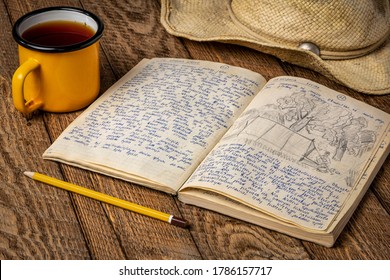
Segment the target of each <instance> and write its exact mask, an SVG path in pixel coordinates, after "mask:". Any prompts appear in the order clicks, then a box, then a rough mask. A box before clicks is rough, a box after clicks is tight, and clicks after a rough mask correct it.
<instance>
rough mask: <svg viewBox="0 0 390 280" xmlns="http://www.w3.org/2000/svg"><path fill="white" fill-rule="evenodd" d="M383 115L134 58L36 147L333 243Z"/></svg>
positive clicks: (190, 66)
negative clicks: (56, 135) (91, 100)
mask: <svg viewBox="0 0 390 280" xmlns="http://www.w3.org/2000/svg"><path fill="white" fill-rule="evenodd" d="M389 123H390V115H389V114H387V113H385V112H383V111H380V110H378V109H376V108H374V107H372V106H370V105H368V104H365V103H362V102H360V101H357V100H355V99H353V98H351V97H349V96H346V95H344V94H341V93H338V92H336V91H334V90H331V89H329V88H326V87H324V86H322V85H320V84H317V83H315V82H312V81H309V80H306V79H302V78H295V77H287V76H283V77H277V78H274V79H271V80H270V81H268V82H266V80H265V79H264V78H263V77H262V76H261V75H259V74H257V73H255V72H252V71H250V70H247V69H243V68H239V67H234V66H230V65H226V64H221V63H216V62H207V61H197V60H186V59H168V58H155V59H151V60H148V59H145V60H142V61H141V62H140V63H139V64H138V65H137V66H136V67H134V68H133V69H132V70H131V71H129V72H128V73H127V74H126V75H125V76H124V77H123V78H121V79H120V80H119V81H118V82H117V83H115V84H114V85H113V86H112V87H111V88H110V89H109V90H107V91H106V92H105V93H104V94H103V95H102V96H101V97H100V98H99V99H98V100H96V101H95V102H94V103H93V104H92V105H91V106H90V107H89V108H88V109H86V110H85V111H84V112H83V113H82V114H81V115H80V116H79V117H78V118H77V119H76V120H75V121H74V122H73V123H72V124H71V125H70V126H69V127H68V128H67V129H66V130H65V131H64V132H63V133H62V134H61V135H60V137H59V138H58V139H57V140H56V141H55V142H54V143H53V144H52V145H51V146H50V147H49V148H48V149H47V150H46V151H45V153H44V154H43V157H44V158H45V159H50V160H56V161H60V162H63V163H67V164H70V165H74V166H78V167H81V168H85V169H88V170H92V171H95V172H99V173H103V174H106V175H109V176H113V177H116V178H120V179H123V180H127V181H130V182H135V183H138V184H141V185H144V186H147V187H151V188H154V189H157V190H161V191H164V192H168V193H171V194H177V195H178V198H179V200H181V201H183V202H184V203H188V204H194V205H197V206H200V207H204V208H207V209H211V210H214V211H217V212H220V213H223V214H226V215H229V216H232V217H236V218H238V219H242V220H245V221H248V222H251V223H254V224H258V225H261V226H264V227H267V228H270V229H273V230H276V231H279V232H282V233H285V234H289V235H291V236H294V237H298V238H301V239H304V240H309V241H312V242H315V243H318V244H322V245H325V246H332V245H333V244H334V242H335V240H336V239H337V237H338V235H339V234H340V232H341V231H342V229H343V228H344V226H345V224H346V223H347V222H348V220H349V218H350V216H351V215H352V213H353V211H354V210H355V208H356V207H357V205H358V203H359V201H360V200H361V198H362V197H363V195H364V193H365V192H366V190H367V188H368V187H369V185H370V183H371V182H372V180H373V178H374V176H375V175H376V173H377V171H378V170H379V169H380V167H381V165H382V163H383V161H384V160H385V158H386V157H387V155H388V153H389V150H390V149H389V140H390V135H389V130H390V127H389Z"/></svg>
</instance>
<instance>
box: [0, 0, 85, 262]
mask: <svg viewBox="0 0 390 280" xmlns="http://www.w3.org/2000/svg"><path fill="white" fill-rule="evenodd" d="M15 2H16V1H13V2H11V3H9V2H8V3H7V6H5V5H4V2H3V1H1V2H0V21H1V22H0V25H1V27H2V28H1V30H0V42H1V43H0V44H1V47H0V49H1V52H0V64H1V68H0V90H1V102H0V122H1V129H0V170H1V172H0V217H1V219H0V259H88V258H90V253H89V250H88V247H87V244H86V242H85V239H84V235H83V233H82V230H81V228H80V225H79V223H78V218H77V216H76V213H75V209H74V205H73V203H72V201H71V199H70V197H69V195H68V194H67V193H65V192H61V191H59V190H56V189H54V188H48V189H45V187H43V186H41V185H39V184H36V183H35V182H34V181H32V180H30V179H28V178H27V177H25V176H24V175H23V172H24V171H26V170H46V171H48V172H50V173H51V174H53V175H56V176H58V177H61V173H60V172H59V169H58V166H57V165H55V164H51V163H49V164H48V163H45V162H43V160H42V158H41V156H40V155H41V154H42V152H43V149H44V147H47V146H48V145H50V139H49V136H48V134H47V131H46V128H45V124H44V122H43V120H42V117H41V116H36V117H34V118H33V119H31V120H29V121H27V120H26V119H25V118H24V117H23V116H22V115H21V114H20V113H19V112H17V111H16V109H15V107H14V105H13V101H12V95H11V78H12V75H13V71H14V70H15V69H16V68H17V67H18V59H17V57H18V55H17V48H16V43H15V42H14V40H13V38H12V35H11V23H13V22H14V20H15V19H16V18H17V17H18V16H19V15H21V14H22V13H24V12H26V11H27V10H26V9H25V7H22V6H20V5H18V3H15ZM8 12H9V13H10V14H9V15H10V16H11V19H10V18H9V16H8Z"/></svg>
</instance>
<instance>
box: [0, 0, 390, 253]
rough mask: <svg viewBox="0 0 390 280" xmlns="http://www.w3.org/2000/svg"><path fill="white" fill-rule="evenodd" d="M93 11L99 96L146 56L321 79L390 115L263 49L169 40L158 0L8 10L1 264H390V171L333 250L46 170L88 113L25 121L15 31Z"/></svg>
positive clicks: (1, 40) (69, 2) (73, 171)
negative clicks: (73, 189)
mask: <svg viewBox="0 0 390 280" xmlns="http://www.w3.org/2000/svg"><path fill="white" fill-rule="evenodd" d="M60 5H61V6H75V7H83V8H85V9H87V10H89V11H91V12H93V13H95V14H97V15H98V16H99V17H101V18H102V20H103V22H104V24H105V31H104V35H103V37H102V39H101V56H100V57H101V93H103V92H104V91H105V90H107V89H108V88H109V87H110V86H111V85H112V84H113V83H115V81H116V80H118V79H119V78H120V77H121V76H122V75H124V74H125V73H127V72H128V71H129V70H130V69H131V68H132V67H134V66H135V65H136V64H137V63H138V62H139V61H141V60H142V59H143V58H153V57H179V58H192V59H203V60H210V61H218V62H224V63H228V64H232V65H236V66H241V67H245V68H248V69H250V70H252V71H256V72H258V73H261V74H262V75H263V76H264V77H265V78H266V79H270V78H272V77H275V76H280V75H296V76H300V77H305V78H309V79H312V80H314V81H317V82H320V83H322V84H324V85H326V86H328V87H331V88H333V89H336V90H339V91H341V92H343V93H345V94H348V95H350V96H353V97H355V98H357V99H359V100H362V101H364V102H367V103H369V104H371V105H373V106H376V107H378V108H380V109H382V110H384V111H387V112H389V111H390V106H389V104H390V96H389V95H387V96H381V97H377V96H375V97H374V96H368V95H364V94H360V93H357V92H355V91H353V90H350V89H348V88H346V87H344V86H342V85H339V84H337V83H335V82H333V81H331V80H329V79H327V78H325V77H324V76H322V75H320V74H317V73H315V72H312V71H310V70H307V69H304V68H301V67H297V66H294V65H291V64H288V63H283V62H281V61H280V60H278V59H277V58H275V57H272V56H269V55H265V54H261V53H259V52H257V51H254V50H251V49H248V48H244V47H240V46H235V45H229V44H222V43H217V42H208V43H199V42H194V41H190V40H186V39H181V38H177V37H174V36H172V35H170V34H168V33H167V32H166V31H165V30H164V29H163V27H162V26H161V24H160V3H159V1H158V0H147V1H131V0H127V1H115V0H102V1H92V0H81V1H73V0H66V1H63V0H54V1H31V0H28V1H20V0H4V1H0V24H1V26H2V28H1V30H0V49H1V50H2V51H1V52H0V63H1V65H2V67H1V68H0V90H1V97H0V98H1V101H2V102H0V122H1V129H0V153H1V156H0V169H1V170H2V172H0V217H1V218H0V259H221V260H225V259H390V251H389V246H388V244H389V243H390V236H389V234H390V229H389V224H390V223H389V222H390V220H389V219H390V218H389V217H390V216H389V211H390V168H389V166H390V162H389V159H388V160H387V161H386V163H385V164H384V166H383V167H382V168H381V170H380V171H379V173H378V176H377V177H376V178H375V180H374V181H373V183H372V185H371V187H370V190H369V191H368V192H367V195H366V196H365V197H364V198H363V200H362V202H361V204H360V205H359V207H358V209H357V211H356V212H355V213H354V215H353V216H352V218H351V220H350V222H349V223H348V224H347V226H346V228H345V230H344V231H343V232H342V234H341V236H340V238H339V240H338V241H337V243H336V245H335V246H334V247H333V248H325V247H323V246H319V245H315V244H313V243H310V242H304V241H300V240H298V239H295V238H292V237H289V236H287V235H284V234H280V233H277V232H275V231H271V230H268V229H264V228H261V227H258V226H254V225H251V224H249V223H246V222H242V221H239V220H237V219H234V218H230V217H227V216H224V215H221V214H218V213H215V212H212V211H208V210H205V209H201V208H198V207H194V206H190V205H185V204H183V203H181V202H180V201H178V200H177V198H175V197H172V196H171V195H167V194H164V193H161V192H158V191H154V190H151V189H148V188H145V187H141V186H137V185H135V184H132V183H129V182H125V181H121V180H117V179H114V178H110V177H107V176H103V175H100V174H97V173H93V172H89V171H85V170H82V169H78V168H75V167H71V166H67V165H63V164H58V163H55V162H51V161H44V160H43V159H42V157H41V155H42V153H43V152H44V150H45V149H46V148H47V147H49V146H50V144H51V143H52V142H53V141H54V140H55V139H56V138H57V137H58V136H59V135H60V133H61V132H62V131H63V130H64V129H65V128H66V127H67V126H68V125H69V124H70V123H71V122H72V121H73V120H74V119H75V118H76V117H77V116H78V115H79V114H80V113H81V112H82V110H81V111H78V112H73V113H67V114H51V113H44V112H38V113H36V114H34V116H33V117H32V118H31V119H29V120H26V119H25V118H24V117H23V116H22V115H21V114H19V113H18V112H17V111H16V109H15V108H14V106H13V102H12V96H11V78H12V74H13V72H14V70H15V69H16V68H17V67H18V60H17V48H16V43H15V42H14V41H13V38H12V35H11V26H12V24H13V23H14V22H15V21H16V20H17V18H19V17H20V16H22V15H23V14H25V13H27V12H29V11H32V10H35V9H38V8H43V7H47V6H60ZM25 170H32V171H40V172H42V173H46V174H48V175H51V176H53V177H56V178H59V179H64V180H66V181H69V182H72V183H75V184H78V185H81V186H85V187H88V188H91V189H94V190H97V191H101V192H104V193H107V194H109V195H113V196H116V197H119V198H122V199H126V200H129V201H132V202H135V203H139V204H141V205H145V206H148V207H151V208H155V209H158V210H161V211H164V212H171V213H172V214H175V215H177V216H180V217H183V218H185V219H187V220H188V221H189V222H190V224H191V227H190V228H189V229H182V228H178V227H174V226H171V225H169V224H166V223H163V222H160V221H157V220H154V219H152V218H149V217H145V216H142V215H139V214H136V213H132V212H130V211H126V210H123V209H119V208H117V207H114V206H111V205H107V204H104V203H101V202H97V201H94V200H92V199H89V198H86V197H82V196H80V195H77V194H71V193H68V192H66V191H63V190H59V189H55V188H53V187H50V186H46V185H44V184H41V183H38V182H34V181H32V180H30V179H28V178H26V177H24V176H23V175H22V174H23V171H25Z"/></svg>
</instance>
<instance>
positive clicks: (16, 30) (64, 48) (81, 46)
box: [12, 6, 104, 53]
mask: <svg viewBox="0 0 390 280" xmlns="http://www.w3.org/2000/svg"><path fill="white" fill-rule="evenodd" d="M50 11H70V12H77V13H82V14H84V15H87V16H89V17H90V18H92V19H93V20H94V21H95V22H96V24H97V30H96V32H95V34H94V35H93V36H92V37H91V38H89V39H87V40H85V41H83V42H80V43H77V44H73V45H68V46H53V47H51V46H43V45H39V44H34V43H32V42H29V41H27V40H25V39H23V38H22V36H21V35H22V34H20V32H19V27H20V25H21V24H22V23H23V22H24V21H25V20H26V19H28V18H30V17H32V16H35V15H37V14H41V13H45V12H50ZM103 29H104V24H103V22H102V21H101V20H100V18H99V17H98V16H96V15H95V14H93V13H91V12H89V11H86V10H83V9H79V8H74V7H64V6H61V7H49V8H43V9H39V10H35V11H32V12H30V13H27V14H25V15H24V16H22V17H21V18H19V19H18V20H17V21H16V22H15V24H14V26H13V28H12V36H13V37H14V39H15V41H16V42H17V43H18V44H19V45H21V46H23V47H25V48H28V49H32V50H38V51H42V52H54V53H55V52H71V51H77V50H81V49H84V48H86V47H88V46H90V45H92V44H94V43H95V42H97V41H98V40H99V39H100V38H101V37H102V35H103Z"/></svg>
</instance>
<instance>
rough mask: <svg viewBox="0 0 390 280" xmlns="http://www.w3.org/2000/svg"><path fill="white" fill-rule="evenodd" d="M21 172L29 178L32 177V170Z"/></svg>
mask: <svg viewBox="0 0 390 280" xmlns="http://www.w3.org/2000/svg"><path fill="white" fill-rule="evenodd" d="M23 174H24V175H26V176H27V177H30V178H32V177H33V175H34V172H30V171H25V172H24V173H23Z"/></svg>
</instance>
